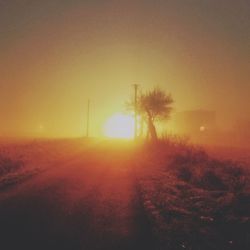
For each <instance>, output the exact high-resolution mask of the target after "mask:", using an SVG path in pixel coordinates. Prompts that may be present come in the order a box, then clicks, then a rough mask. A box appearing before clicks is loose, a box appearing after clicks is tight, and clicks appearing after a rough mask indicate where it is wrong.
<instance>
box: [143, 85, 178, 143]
mask: <svg viewBox="0 0 250 250" xmlns="http://www.w3.org/2000/svg"><path fill="white" fill-rule="evenodd" d="M173 102H174V101H173V98H172V96H171V94H166V93H165V91H163V90H161V89H160V88H154V89H153V90H151V91H148V92H146V93H144V94H141V96H140V97H139V111H140V113H141V114H142V115H143V114H144V115H146V116H147V125H148V135H150V136H151V138H152V140H153V141H156V140H157V138H158V137H157V131H156V128H155V121H156V120H162V119H168V118H169V117H170V113H171V111H172V104H173Z"/></svg>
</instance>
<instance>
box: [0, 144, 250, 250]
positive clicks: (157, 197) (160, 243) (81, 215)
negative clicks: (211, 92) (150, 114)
mask: <svg viewBox="0 0 250 250" xmlns="http://www.w3.org/2000/svg"><path fill="white" fill-rule="evenodd" d="M188 148H189V147H188ZM186 149H187V147H186V146H180V145H177V146H176V145H172V144H171V146H170V145H165V144H164V145H161V146H157V147H155V146H154V145H151V146H149V147H145V146H141V145H134V144H133V143H131V142H120V141H96V140H90V141H84V140H44V141H41V140H39V141H26V142H11V143H9V144H6V143H4V144H2V145H1V154H0V165H1V168H0V171H1V175H0V177H1V179H0V236H1V246H2V247H3V249H4V250H12V249H28V250H29V249H38V250H39V249H73V250H74V249H75V250H78V249H79V250H80V249H83V250H84V249H94V250H95V249H111V250H112V249H122V250H123V249H124V250H126V249H132V250H133V249H136V250H137V249H152V250H154V249H166V248H167V249H169V250H171V249H194V250H196V249H197V250H198V249H203V250H204V249H220V250H223V249H239V248H236V247H237V245H235V244H236V243H237V241H238V240H239V237H238V236H237V235H236V236H235V237H233V236H232V239H233V240H232V239H231V238H230V237H229V236H231V235H230V233H232V232H233V231H232V230H231V231H232V232H231V231H230V230H229V231H230V232H229V235H228V234H227V233H224V231H223V230H219V229H218V230H217V226H221V225H220V224H218V223H217V222H216V220H217V217H216V216H215V214H214V207H216V209H217V210H218V207H217V205H216V204H217V202H218V201H220V202H221V201H222V199H223V198H225V199H227V206H229V207H230V206H231V207H232V208H233V209H236V210H237V209H238V208H240V209H241V210H242V209H243V210H244V209H246V207H245V206H241V205H242V204H240V206H239V207H238V205H235V202H236V201H235V199H236V198H237V199H238V193H239V192H238V191H237V190H236V193H237V194H236V193H235V192H234V191H233V190H231V189H230V190H227V189H226V187H224V186H222V187H223V190H219V191H218V190H214V185H215V186H216V185H217V186H216V188H217V189H220V188H221V186H220V185H224V184H225V183H224V182H223V183H220V182H219V181H217V179H215V182H214V178H215V177H214V176H212V179H211V180H212V190H210V189H208V188H207V186H205V187H204V186H199V185H200V184H199V182H197V180H196V175H195V174H193V172H192V176H191V177H192V178H191V177H190V173H189V172H187V171H186V170H185V171H186V172H185V173H187V176H186V175H184V176H183V175H179V173H180V172H178V171H179V169H180V168H182V169H183V167H184V166H183V165H182V161H183V159H184V161H185V162H187V163H189V164H190V165H192V167H194V166H196V165H197V157H198V159H199V163H200V162H202V161H203V160H206V161H207V158H206V157H207V156H206V155H204V154H203V153H199V152H200V151H199V150H198V151H196V150H194V149H192V150H193V151H192V152H195V153H190V152H189V155H188V156H186V155H185V154H186V151H185V150H186ZM189 149H190V148H189ZM183 150H184V153H183V152H182V151H183ZM176 152H178V154H177V155H178V157H179V158H180V156H181V157H182V158H180V159H179V158H178V157H177V158H176ZM181 152H182V153H181ZM183 154H184V156H183ZM190 154H191V156H190ZM192 154H194V156H193V155H192ZM197 154H198V156H197ZM183 157H184V158H183ZM185 157H187V158H185ZM191 158H192V159H191ZM190 159H191V163H190ZM176 162H177V163H176ZM203 163H204V162H203ZM213 163H214V162H213ZM171 164H172V165H173V164H175V165H174V168H172V169H171V167H169V166H170V165H171ZM176 164H177V165H178V166H177V167H176ZM206 164H208V163H206ZM209 164H210V165H211V163H210V161H209ZM209 164H208V165H207V167H208V168H210V165H209ZM222 165H223V164H222ZM166 166H168V167H166ZM194 168H195V169H198V167H194ZM168 169H170V170H168ZM222 169H224V165H223V166H222ZM235 169H237V167H235ZM192 171H193V170H192ZM181 173H182V172H181ZM188 173H189V174H188ZM195 173H196V172H195ZM199 174H201V173H200V172H199ZM205 177H206V175H205ZM210 177H211V176H210V175H209V178H210ZM186 178H189V179H188V180H187V179H186ZM230 178H231V177H230ZM211 180H210V179H208V184H209V185H211V183H210V182H211ZM230 180H231V179H230ZM209 181H210V182H209ZM216 181H217V182H216ZM226 181H227V180H226ZM237 181H238V180H237ZM247 181H248V180H247ZM245 182H246V180H245V179H244V184H245ZM237 183H238V182H237ZM208 184H207V185H208ZM225 185H226V184H225ZM230 185H231V184H230ZM216 188H215V189H216ZM242 188H243V189H244V190H243V191H244V192H243V191H242V190H241V193H240V195H242V193H244V194H245V193H246V192H245V191H246V189H245V186H244V187H242ZM214 191H216V192H214ZM208 197H209V199H208ZM239 197H241V196H239ZM242 197H243V196H242ZM244 198H245V201H246V202H248V201H249V196H248V195H245V196H244V197H243V199H244ZM230 202H231V203H230ZM243 202H244V201H243ZM193 204H194V205H193ZM195 204H198V205H199V206H198V205H197V206H198V207H197V206H196V205H195ZM233 204H234V205H233ZM247 205H249V204H246V206H247ZM204 206H205V208H204ZM206 208H207V210H209V209H208V208H211V209H210V210H211V211H210V210H209V211H207V210H206ZM221 209H225V208H224V207H223V206H222V207H221ZM217 210H216V211H217ZM229 210H230V209H229ZM223 211H224V210H223ZM225 211H226V212H225V213H226V214H227V210H225ZM236 212H237V211H236ZM244 212H245V214H244V216H241V217H240V216H238V217H237V218H235V216H236V215H237V213H234V214H232V213H233V210H232V209H231V210H230V216H231V217H230V219H232V220H233V222H232V223H231V222H230V223H231V224H230V223H229V222H228V220H227V219H228V218H227V217H226V218H225V221H226V222H227V223H228V224H227V225H229V226H232V227H234V226H235V225H237V230H239V231H240V232H241V234H242V237H241V240H242V244H241V249H242V250H243V249H247V247H248V246H249V245H248V244H249V241H248V240H246V239H245V238H244V237H246V233H247V232H245V231H247V230H248V228H249V221H250V220H249V218H250V215H249V212H246V211H245V210H244ZM197 218H198V219H197ZM214 221H215V222H216V223H217V224H216V223H215V224H214ZM225 221H223V220H222V223H224V222H225ZM236 222H237V223H236ZM183 228H185V230H184V231H183V230H182V229H183ZM214 228H216V230H217V231H216V233H217V234H218V235H217V236H214V233H213V232H211V229H214ZM191 230H196V231H193V232H191ZM204 230H205V232H204ZM190 235H191V236H192V237H193V238H195V237H196V236H198V237H201V239H202V237H203V240H200V241H202V243H200V242H199V241H196V240H194V239H193V240H191V241H190V240H189V237H190ZM248 236H249V235H248ZM227 237H229V238H227ZM222 238H223V239H224V238H225V240H222ZM209 239H213V240H214V242H213V244H210V245H207V244H205V243H206V242H208V241H209ZM235 240H236V243H235ZM203 242H205V243H204V244H205V245H204V244H203ZM237 244H239V243H237ZM224 247H225V248H224ZM245 247H246V248H245Z"/></svg>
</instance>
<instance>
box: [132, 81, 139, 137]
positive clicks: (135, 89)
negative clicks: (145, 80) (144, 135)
mask: <svg viewBox="0 0 250 250" xmlns="http://www.w3.org/2000/svg"><path fill="white" fill-rule="evenodd" d="M133 86H134V91H135V96H134V103H135V106H134V112H135V117H134V119H135V124H134V125H135V128H134V130H135V131H134V138H135V140H136V139H137V116H138V105H137V92H138V86H139V85H138V84H133Z"/></svg>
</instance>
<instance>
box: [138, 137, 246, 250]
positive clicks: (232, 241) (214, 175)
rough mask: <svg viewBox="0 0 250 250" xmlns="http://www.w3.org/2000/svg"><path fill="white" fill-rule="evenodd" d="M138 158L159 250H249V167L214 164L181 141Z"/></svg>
mask: <svg viewBox="0 0 250 250" xmlns="http://www.w3.org/2000/svg"><path fill="white" fill-rule="evenodd" d="M139 154H140V155H139V156H138V158H139V159H143V162H141V163H138V165H137V178H138V183H139V190H140V193H141V195H142V197H143V201H144V208H145V211H146V213H147V215H148V217H149V219H150V221H151V223H152V226H153V228H154V234H155V237H156V238H157V242H159V244H158V246H157V249H170V250H172V249H173V250H175V249H176V250H177V249H190V250H191V249H193V250H199V249H202V250H211V249H214V250H222V249H235V250H236V249H237V250H238V249H241V250H247V249H249V246H250V233H249V232H250V174H249V169H248V167H249V166H246V165H242V164H240V163H238V162H235V161H230V160H220V159H214V158H213V157H211V156H210V155H208V154H207V153H206V152H205V151H204V150H203V149H202V148H200V147H197V146H192V145H189V144H187V143H186V142H185V141H183V140H181V138H179V139H178V138H175V139H173V138H172V139H170V140H169V139H168V140H165V141H161V142H159V143H158V144H157V145H156V144H154V145H145V146H144V147H143V149H141V150H140V152H139Z"/></svg>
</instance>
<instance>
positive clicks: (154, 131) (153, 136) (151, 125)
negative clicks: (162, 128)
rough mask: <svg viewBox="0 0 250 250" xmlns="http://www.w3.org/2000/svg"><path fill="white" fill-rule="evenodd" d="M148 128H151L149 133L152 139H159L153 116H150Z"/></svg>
mask: <svg viewBox="0 0 250 250" xmlns="http://www.w3.org/2000/svg"><path fill="white" fill-rule="evenodd" d="M148 130H149V133H150V135H151V139H152V141H154V142H155V141H157V139H158V138H157V133H156V129H155V125H154V123H153V121H152V118H151V117H148Z"/></svg>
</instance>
